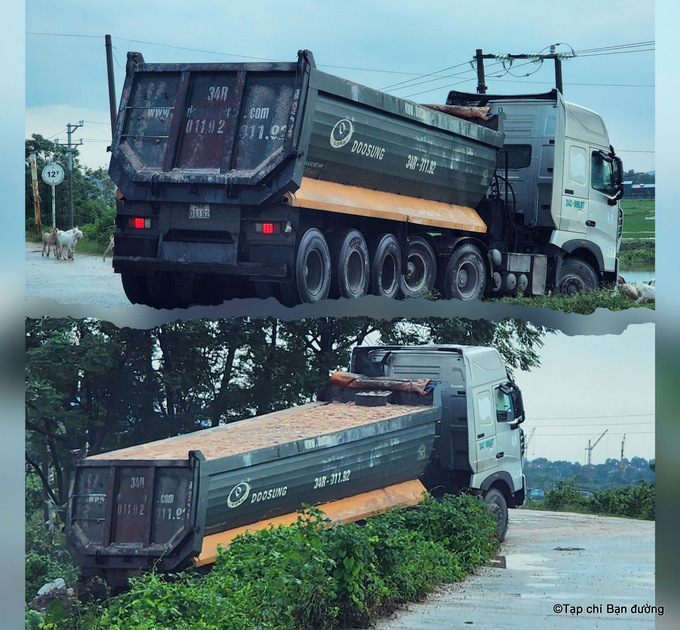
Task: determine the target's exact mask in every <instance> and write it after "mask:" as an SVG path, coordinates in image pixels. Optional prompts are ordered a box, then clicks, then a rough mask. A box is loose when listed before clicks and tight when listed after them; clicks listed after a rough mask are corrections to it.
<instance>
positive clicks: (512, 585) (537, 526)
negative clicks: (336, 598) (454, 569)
mask: <svg viewBox="0 0 680 630" xmlns="http://www.w3.org/2000/svg"><path fill="white" fill-rule="evenodd" d="M510 518H511V520H510V529H509V531H508V535H507V538H506V541H505V543H503V545H502V547H501V551H500V554H501V556H504V558H505V565H506V567H505V568H502V566H497V567H496V566H491V567H484V568H482V569H481V570H480V571H479V573H478V574H477V575H474V576H471V577H468V578H467V579H466V580H464V581H463V582H462V583H459V584H455V585H452V586H450V587H447V588H445V589H442V590H440V591H438V592H437V593H436V594H434V595H433V596H431V597H430V598H429V599H428V600H427V601H426V602H423V603H418V604H410V605H409V606H408V609H407V610H403V611H399V612H397V613H396V614H395V615H393V616H391V617H389V618H387V619H383V620H381V621H380V622H379V623H377V624H376V626H375V630H399V629H408V630H439V629H440V628H446V629H455V630H458V629H463V628H475V627H476V628H483V629H484V630H495V629H498V630H515V629H517V630H520V629H521V630H534V629H537V630H542V629H544V628H555V629H558V630H561V629H563V628H564V629H569V630H581V629H583V628H598V629H604V630H606V629H609V628H612V629H616V630H620V629H623V628H631V629H638V628H640V629H642V628H645V629H647V628H649V629H651V628H654V623H655V619H656V618H657V615H655V614H654V613H653V612H642V613H640V612H636V609H637V608H640V607H644V606H645V605H646V604H647V605H650V606H653V605H654V604H655V601H654V523H653V522H650V521H636V520H629V519H621V518H607V517H599V516H591V515H581V514H566V513H558V512H540V511H535V510H511V511H510ZM501 560H502V558H501ZM501 564H502V562H501ZM659 604H660V605H662V604H663V603H662V602H660V603H659ZM634 606H635V607H636V608H633V607H634ZM664 612H666V611H665V610H664ZM668 612H669V614H671V613H672V611H668Z"/></svg>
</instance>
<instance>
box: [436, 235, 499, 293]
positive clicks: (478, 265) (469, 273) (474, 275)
mask: <svg viewBox="0 0 680 630" xmlns="http://www.w3.org/2000/svg"><path fill="white" fill-rule="evenodd" d="M487 276H488V274H487V270H486V265H485V264H484V257H483V256H482V253H481V252H480V251H479V248H478V247H476V246H475V245H473V244H472V243H465V244H464V245H461V246H460V247H458V248H457V249H455V250H454V252H453V254H452V255H451V258H449V262H448V263H447V265H446V269H445V270H444V277H443V280H442V282H441V287H440V289H441V292H442V295H443V296H444V297H445V298H446V299H447V300H450V299H456V300H466V301H467V300H481V299H482V298H483V297H484V292H485V291H486V281H487Z"/></svg>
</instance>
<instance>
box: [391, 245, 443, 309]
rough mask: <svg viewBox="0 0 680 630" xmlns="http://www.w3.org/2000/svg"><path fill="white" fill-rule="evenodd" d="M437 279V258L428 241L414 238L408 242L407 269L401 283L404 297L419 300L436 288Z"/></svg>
mask: <svg viewBox="0 0 680 630" xmlns="http://www.w3.org/2000/svg"><path fill="white" fill-rule="evenodd" d="M436 277H437V257H436V256H435V255H434V251H433V250H432V247H431V245H430V243H428V241H427V239H426V238H424V237H422V236H414V237H413V238H411V239H409V242H408V258H407V262H406V269H404V270H403V275H402V276H401V280H400V282H399V288H400V289H401V293H402V295H403V296H404V297H407V298H417V297H420V296H421V295H424V294H425V293H428V292H429V291H432V289H433V288H434V282H435V279H436Z"/></svg>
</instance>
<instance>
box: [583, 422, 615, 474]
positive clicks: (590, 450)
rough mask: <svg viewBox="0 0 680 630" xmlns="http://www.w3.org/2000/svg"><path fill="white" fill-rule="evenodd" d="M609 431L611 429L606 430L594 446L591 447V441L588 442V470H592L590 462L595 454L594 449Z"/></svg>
mask: <svg viewBox="0 0 680 630" xmlns="http://www.w3.org/2000/svg"><path fill="white" fill-rule="evenodd" d="M607 431H609V429H605V430H604V432H603V433H602V435H601V436H600V437H599V438H597V440H595V444H593V445H592V446H591V445H590V440H588V446H586V451H588V468H590V462H591V456H592V454H593V449H594V448H595V447H596V446H597V445H598V443H599V441H600V440H601V439H602V438H603V437H604V434H605V433H606V432H607Z"/></svg>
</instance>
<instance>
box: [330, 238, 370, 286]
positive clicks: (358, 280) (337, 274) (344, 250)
mask: <svg viewBox="0 0 680 630" xmlns="http://www.w3.org/2000/svg"><path fill="white" fill-rule="evenodd" d="M332 250H333V254H332V261H333V265H332V267H331V269H332V276H331V290H330V294H331V296H332V297H344V298H359V297H361V296H362V295H366V291H367V290H368V274H369V266H368V245H366V239H364V237H363V235H362V234H361V232H359V230H354V229H353V230H346V231H343V232H341V233H340V234H338V236H337V237H336V238H335V239H334V240H333V247H332Z"/></svg>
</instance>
